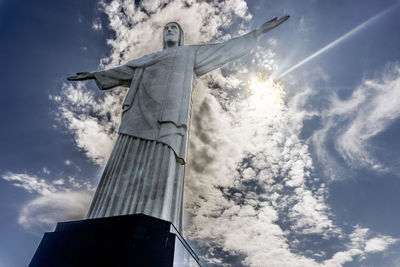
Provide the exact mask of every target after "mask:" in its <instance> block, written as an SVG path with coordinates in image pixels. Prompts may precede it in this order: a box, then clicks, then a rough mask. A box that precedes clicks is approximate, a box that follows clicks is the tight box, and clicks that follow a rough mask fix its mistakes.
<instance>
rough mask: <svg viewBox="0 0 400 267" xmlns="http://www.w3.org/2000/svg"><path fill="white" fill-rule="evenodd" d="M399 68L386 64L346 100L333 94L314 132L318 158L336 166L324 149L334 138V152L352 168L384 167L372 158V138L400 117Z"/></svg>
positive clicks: (378, 168) (333, 167) (379, 168)
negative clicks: (399, 102)
mask: <svg viewBox="0 0 400 267" xmlns="http://www.w3.org/2000/svg"><path fill="white" fill-rule="evenodd" d="M399 74H400V67H399V65H398V64H392V65H390V66H388V67H387V68H386V69H385V71H384V73H383V74H382V75H381V77H379V78H376V79H367V80H365V81H364V82H362V84H361V85H360V86H358V87H357V88H356V89H355V90H354V92H353V93H352V95H351V96H350V97H349V98H348V99H345V100H342V99H340V98H339V97H338V96H336V95H334V96H332V97H331V105H330V107H329V108H328V109H326V110H324V111H323V112H322V120H323V125H325V127H324V128H322V129H321V130H320V131H319V132H317V133H316V134H315V135H314V137H313V138H314V143H315V145H316V149H317V154H318V156H319V159H320V160H321V161H322V162H323V163H325V164H327V165H329V166H331V168H332V169H336V165H338V164H337V163H336V162H335V160H334V159H333V157H331V156H330V155H329V154H331V152H330V151H328V150H327V148H326V143H327V142H328V141H329V140H331V139H332V138H333V140H334V145H335V148H336V150H337V152H338V153H339V154H340V156H341V157H342V158H343V160H344V162H346V163H347V164H349V165H350V166H353V167H360V166H361V167H370V168H372V169H374V170H385V167H384V166H383V165H382V164H380V163H379V160H378V159H376V158H375V157H374V146H373V144H372V142H371V139H372V138H373V137H375V136H378V135H379V134H380V133H382V132H383V131H384V130H385V129H387V128H388V127H389V126H390V125H391V124H392V123H393V122H394V121H395V120H396V119H398V118H399V116H400V109H399V108H398V99H400V75H399Z"/></svg>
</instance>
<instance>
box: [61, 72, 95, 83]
mask: <svg viewBox="0 0 400 267" xmlns="http://www.w3.org/2000/svg"><path fill="white" fill-rule="evenodd" d="M94 78H95V77H94V74H93V73H90V72H77V73H76V75H75V76H71V77H68V78H67V80H68V81H85V80H91V79H94Z"/></svg>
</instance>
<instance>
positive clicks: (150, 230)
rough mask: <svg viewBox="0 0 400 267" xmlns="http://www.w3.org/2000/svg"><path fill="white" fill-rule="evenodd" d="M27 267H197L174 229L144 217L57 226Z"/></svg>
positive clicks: (164, 223)
mask: <svg viewBox="0 0 400 267" xmlns="http://www.w3.org/2000/svg"><path fill="white" fill-rule="evenodd" d="M29 266H30V267H38V266H40V267H46V266H49V267H50V266H51V267H54V266H58V267H67V266H68V267H75V266H82V267H83V266H85V267H88V266H113V267H117V266H124V267H128V266H138V267H164V266H165V267H186V266H190V267H192V266H193V267H198V266H200V264H199V259H198V257H197V256H196V254H195V253H194V252H193V250H192V249H191V248H190V247H189V245H188V244H187V243H186V242H185V240H184V239H183V238H182V236H181V235H180V234H179V233H178V231H177V230H176V229H175V227H174V226H173V225H172V224H171V223H170V222H167V221H163V220H160V219H157V218H154V217H150V216H147V215H144V214H134V215H126V216H116V217H107V218H99V219H88V220H81V221H72V222H63V223H58V224H57V227H56V229H55V231H54V232H51V233H45V235H44V237H43V239H42V241H41V242H40V245H39V247H38V249H37V251H36V253H35V255H34V256H33V258H32V261H31V263H30V265H29Z"/></svg>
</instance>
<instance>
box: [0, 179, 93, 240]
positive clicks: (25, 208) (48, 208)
mask: <svg viewBox="0 0 400 267" xmlns="http://www.w3.org/2000/svg"><path fill="white" fill-rule="evenodd" d="M2 178H3V179H5V180H7V181H10V182H11V183H12V184H13V185H14V186H16V187H20V188H23V189H24V190H26V191H28V192H29V193H32V194H35V197H34V198H33V199H32V200H30V201H28V202H27V203H24V204H23V205H22V207H21V209H20V211H19V216H18V223H19V224H20V225H21V226H22V227H24V228H26V229H29V230H33V231H34V232H36V233H42V232H43V231H49V230H51V229H52V228H53V227H54V226H55V224H56V223H57V222H59V221H66V220H76V219H82V218H83V217H84V216H85V213H86V211H87V209H88V206H89V203H90V200H91V198H92V192H93V187H92V186H91V184H90V183H89V182H87V181H83V182H82V181H80V182H78V181H76V179H74V181H73V184H71V181H70V182H69V183H67V184H66V183H65V181H64V180H63V179H58V180H54V181H53V182H52V183H49V182H48V181H46V180H45V179H41V178H38V177H37V176H35V175H30V174H25V173H12V172H7V173H6V174H4V175H2ZM72 188H74V190H71V189H72ZM76 188H79V189H80V190H76Z"/></svg>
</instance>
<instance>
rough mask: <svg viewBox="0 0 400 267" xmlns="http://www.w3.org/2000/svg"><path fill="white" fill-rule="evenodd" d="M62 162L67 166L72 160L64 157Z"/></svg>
mask: <svg viewBox="0 0 400 267" xmlns="http://www.w3.org/2000/svg"><path fill="white" fill-rule="evenodd" d="M64 164H65V165H67V166H69V165H71V164H72V162H71V160H69V159H66V160H65V161H64Z"/></svg>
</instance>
